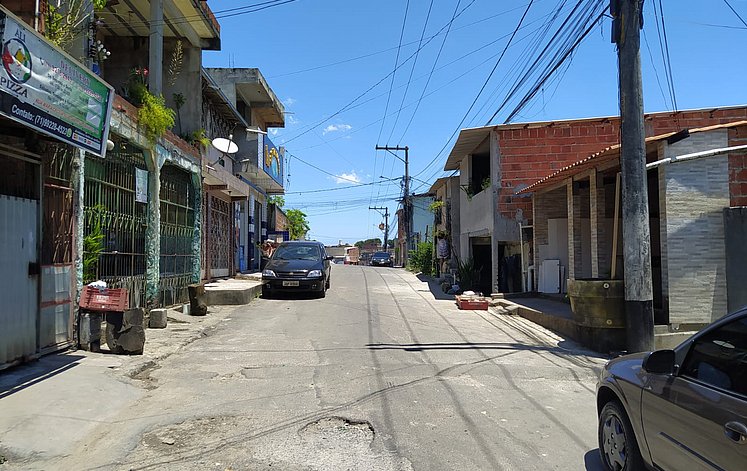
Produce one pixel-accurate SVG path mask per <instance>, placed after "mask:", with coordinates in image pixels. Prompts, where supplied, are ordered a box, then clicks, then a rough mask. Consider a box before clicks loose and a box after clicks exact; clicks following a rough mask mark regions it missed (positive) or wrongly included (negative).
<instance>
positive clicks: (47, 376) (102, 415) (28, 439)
mask: <svg viewBox="0 0 747 471" xmlns="http://www.w3.org/2000/svg"><path fill="white" fill-rule="evenodd" d="M242 307H243V306H210V308H209V311H208V314H207V316H203V317H197V316H189V315H185V314H182V313H181V312H178V311H175V310H173V309H170V310H169V311H168V326H167V327H166V328H165V329H147V330H146V342H145V349H144V353H143V355H137V356H123V355H113V354H109V353H91V352H86V351H83V350H78V351H68V352H61V353H55V354H51V355H47V356H44V357H42V358H41V359H40V360H38V361H35V362H32V363H28V364H25V365H20V366H17V367H14V368H11V369H9V370H5V371H3V372H1V373H0V468H2V469H27V466H28V465H26V466H24V461H26V460H28V459H30V458H33V460H34V461H44V460H46V459H49V458H52V457H59V456H63V455H65V454H68V453H70V450H71V449H72V447H73V446H75V444H76V443H77V442H78V441H79V440H81V439H83V438H84V437H85V436H86V435H87V434H88V433H89V432H91V431H92V430H93V429H94V428H95V427H96V426H98V425H99V424H101V423H104V422H107V421H108V420H110V419H111V418H113V417H115V416H116V415H117V414H118V413H119V412H120V411H121V409H122V408H124V407H129V406H131V405H132V404H135V403H136V401H137V400H138V399H140V398H141V397H143V396H144V395H146V394H147V393H148V390H149V389H150V387H151V383H150V381H151V380H150V377H149V372H150V370H151V369H153V368H157V367H158V364H159V362H160V361H161V360H163V359H164V358H166V357H168V356H170V355H173V354H174V353H176V352H178V351H179V350H180V349H181V348H182V347H184V346H185V345H188V344H189V343H191V342H193V341H195V340H197V339H199V338H201V337H203V336H207V335H209V333H210V330H212V329H213V328H215V327H216V326H217V325H219V324H220V323H221V322H224V321H228V320H230V316H232V315H234V314H236V313H238V312H240V310H241V309H242ZM113 427H116V425H114V426H113ZM113 432H114V428H113ZM40 437H44V440H39V438H40Z"/></svg>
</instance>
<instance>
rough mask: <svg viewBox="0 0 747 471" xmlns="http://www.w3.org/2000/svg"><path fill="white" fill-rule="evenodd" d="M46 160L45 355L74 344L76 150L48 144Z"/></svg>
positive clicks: (42, 319) (42, 328)
mask: <svg viewBox="0 0 747 471" xmlns="http://www.w3.org/2000/svg"><path fill="white" fill-rule="evenodd" d="M45 147H46V148H45V151H44V156H43V157H44V158H43V175H44V187H43V196H42V212H43V219H42V261H41V263H42V267H41V276H42V278H41V306H40V307H41V312H40V322H39V346H40V348H41V351H42V353H47V352H50V351H54V350H58V349H60V348H63V347H66V346H68V345H69V344H70V342H72V340H73V298H74V297H75V286H76V283H75V269H74V266H73V240H74V237H73V232H74V223H73V221H74V219H73V190H72V188H71V185H70V177H71V175H72V162H73V157H74V154H75V153H76V152H77V150H74V149H73V148H72V147H70V146H67V145H64V144H56V143H49V144H47V145H46V146H45Z"/></svg>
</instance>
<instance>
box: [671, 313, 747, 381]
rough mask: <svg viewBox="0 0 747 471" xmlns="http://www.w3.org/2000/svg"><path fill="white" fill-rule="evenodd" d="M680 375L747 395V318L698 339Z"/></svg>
mask: <svg viewBox="0 0 747 471" xmlns="http://www.w3.org/2000/svg"><path fill="white" fill-rule="evenodd" d="M680 375H682V376H685V377H689V378H692V379H695V380H697V381H699V382H702V383H705V384H708V385H711V386H715V387H717V388H719V389H724V390H727V391H731V392H735V393H737V394H741V395H743V396H747V317H745V316H741V317H740V318H738V319H735V320H734V321H732V322H729V323H728V324H725V325H723V326H721V327H719V328H718V329H715V330H712V331H711V332H708V333H707V334H705V335H702V336H700V337H698V339H697V340H695V342H694V343H693V344H692V346H691V347H690V351H689V352H688V354H687V357H686V358H685V362H684V364H683V365H682V368H681V369H680Z"/></svg>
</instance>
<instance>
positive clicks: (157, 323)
mask: <svg viewBox="0 0 747 471" xmlns="http://www.w3.org/2000/svg"><path fill="white" fill-rule="evenodd" d="M167 312H168V311H167V310H166V309H151V310H150V321H149V322H148V327H149V328H151V329H165V328H166V324H167V322H168V321H167V315H166V313H167Z"/></svg>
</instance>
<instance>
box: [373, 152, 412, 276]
mask: <svg viewBox="0 0 747 471" xmlns="http://www.w3.org/2000/svg"><path fill="white" fill-rule="evenodd" d="M376 150H385V151H387V152H389V153H390V154H392V155H393V156H395V157H397V158H398V159H399V160H402V162H404V163H405V191H404V197H403V198H402V211H403V213H404V215H405V253H403V254H402V264H403V265H404V266H407V255H408V254H407V253H408V252H409V250H410V229H411V227H412V215H411V214H410V156H409V153H410V148H409V147H407V146H405V147H400V146H396V147H389V146H378V145H377V146H376ZM399 150H403V151H405V158H404V160H403V159H402V157H400V156H398V155H397V154H395V153H394V152H393V151H399Z"/></svg>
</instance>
